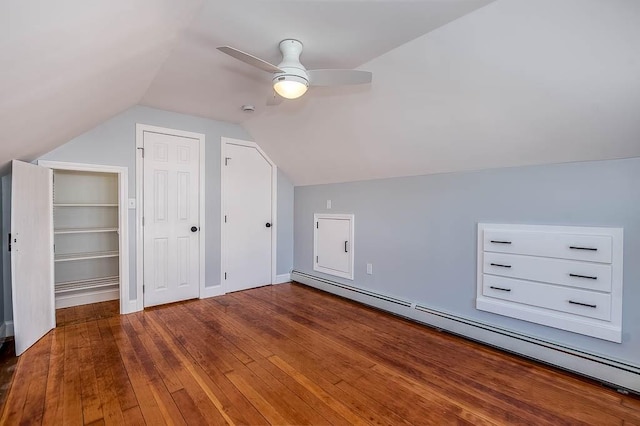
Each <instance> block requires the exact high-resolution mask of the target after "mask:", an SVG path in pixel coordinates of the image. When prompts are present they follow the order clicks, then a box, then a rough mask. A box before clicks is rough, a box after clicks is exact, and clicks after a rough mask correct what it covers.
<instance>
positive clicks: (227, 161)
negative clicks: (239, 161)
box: [224, 157, 231, 166]
mask: <svg viewBox="0 0 640 426" xmlns="http://www.w3.org/2000/svg"><path fill="white" fill-rule="evenodd" d="M229 160H231V157H224V165H225V166H228V165H229Z"/></svg>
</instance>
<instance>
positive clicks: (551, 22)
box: [244, 0, 640, 185]
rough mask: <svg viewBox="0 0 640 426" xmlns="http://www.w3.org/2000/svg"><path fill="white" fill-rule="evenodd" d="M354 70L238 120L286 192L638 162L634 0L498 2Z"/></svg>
mask: <svg viewBox="0 0 640 426" xmlns="http://www.w3.org/2000/svg"><path fill="white" fill-rule="evenodd" d="M361 68H362V69H367V70H370V71H373V74H374V80H373V83H372V85H371V87H370V88H356V89H350V90H330V91H329V90H325V91H323V92H322V93H317V94H316V96H312V97H311V96H310V97H308V98H305V97H303V98H301V99H300V100H299V101H296V102H290V103H286V104H283V105H282V106H280V107H278V109H277V110H276V109H269V110H265V111H263V112H262V113H261V114H259V115H256V116H254V117H253V118H251V119H250V120H248V121H246V122H245V123H244V126H245V127H246V128H247V130H248V131H249V132H250V133H251V134H252V135H253V136H254V137H255V139H256V140H257V141H259V143H260V144H261V146H262V147H263V148H264V149H265V150H266V151H267V152H268V153H270V155H272V156H273V157H274V158H273V159H274V161H275V162H276V163H277V164H279V165H281V166H282V168H283V169H284V171H285V172H286V173H287V174H288V175H289V176H290V177H291V178H292V180H293V181H294V182H295V183H296V185H306V184H316V183H327V182H344V181H351V180H363V179H372V178H383V177H390V176H408V175H419V174H429V173H439V172H451V171H462V170H475V169H484V168H493V167H509V166H521V165H529V164H544V163H558V162H570V161H584V160H599V159H611V158H623V157H636V156H640V2H637V1H624V0H612V1H604V0H562V1H557V0H535V1H533V0H500V1H497V2H495V3H492V4H490V5H488V6H486V7H484V8H482V9H480V10H477V11H475V12H473V13H471V14H469V15H467V16H465V17H462V18H460V19H458V20H456V21H454V22H451V23H449V24H448V25H446V26H443V27H441V28H439V29H437V30H435V31H433V32H430V33H428V34H426V35H424V36H422V37H420V38H417V39H415V40H413V41H411V42H408V43H406V44H404V45H402V46H400V47H398V48H397V49H394V50H392V51H390V52H388V53H386V54H384V55H382V56H380V57H377V58H375V59H373V60H371V61H370V62H368V63H366V64H363V65H362V66H361ZM309 159H312V160H309Z"/></svg>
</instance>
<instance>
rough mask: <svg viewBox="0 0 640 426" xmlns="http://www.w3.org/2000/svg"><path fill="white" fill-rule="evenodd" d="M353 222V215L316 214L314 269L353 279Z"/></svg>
mask: <svg viewBox="0 0 640 426" xmlns="http://www.w3.org/2000/svg"><path fill="white" fill-rule="evenodd" d="M353 222H354V216H353V215H345V214H316V215H315V217H314V254H313V255H314V259H313V269H314V270H316V271H319V272H324V273H325V274H330V275H335V276H337V277H342V278H348V279H353V259H354V256H353V253H354V247H353V236H354V228H353Z"/></svg>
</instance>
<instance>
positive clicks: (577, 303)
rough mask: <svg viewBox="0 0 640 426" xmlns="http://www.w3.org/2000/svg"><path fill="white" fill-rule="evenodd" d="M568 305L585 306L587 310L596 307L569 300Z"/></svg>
mask: <svg viewBox="0 0 640 426" xmlns="http://www.w3.org/2000/svg"><path fill="white" fill-rule="evenodd" d="M569 303H571V304H572V305H580V306H586V307H587V308H595V307H597V305H590V304H588V303H581V302H574V301H573V300H569Z"/></svg>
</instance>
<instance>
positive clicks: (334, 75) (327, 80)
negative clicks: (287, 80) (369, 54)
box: [307, 70, 372, 86]
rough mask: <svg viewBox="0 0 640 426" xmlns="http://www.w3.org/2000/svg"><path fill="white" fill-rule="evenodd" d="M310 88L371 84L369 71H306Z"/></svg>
mask: <svg viewBox="0 0 640 426" xmlns="http://www.w3.org/2000/svg"><path fill="white" fill-rule="evenodd" d="M307 74H308V75H309V79H310V80H311V85H312V86H349V85H352V84H367V83H371V79H372V74H371V73H370V72H369V71H357V70H309V71H307Z"/></svg>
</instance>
